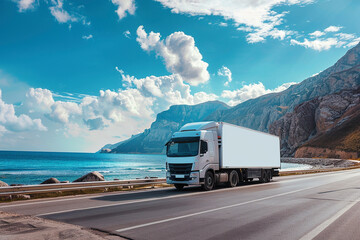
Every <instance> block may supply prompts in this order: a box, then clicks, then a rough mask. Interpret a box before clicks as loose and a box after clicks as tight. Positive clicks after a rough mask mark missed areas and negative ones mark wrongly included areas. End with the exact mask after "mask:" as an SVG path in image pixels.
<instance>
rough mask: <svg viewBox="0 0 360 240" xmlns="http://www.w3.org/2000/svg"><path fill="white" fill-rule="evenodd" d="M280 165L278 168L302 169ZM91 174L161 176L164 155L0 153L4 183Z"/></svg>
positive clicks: (105, 175)
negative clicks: (96, 172)
mask: <svg viewBox="0 0 360 240" xmlns="http://www.w3.org/2000/svg"><path fill="white" fill-rule="evenodd" d="M304 167H305V168H306V166H304V165H300V164H282V169H283V170H286V169H304ZM92 171H98V172H100V173H101V174H103V175H104V177H105V179H106V180H113V179H115V178H116V179H121V180H122V179H135V178H145V177H160V178H164V177H165V156H164V155H146V154H100V153H56V152H16V151H0V180H1V181H4V182H6V183H8V184H39V183H41V182H43V181H45V180H46V179H48V178H50V177H55V178H57V179H59V180H60V181H70V182H71V181H74V180H75V179H77V178H79V177H81V176H83V175H84V174H87V173H89V172H92Z"/></svg>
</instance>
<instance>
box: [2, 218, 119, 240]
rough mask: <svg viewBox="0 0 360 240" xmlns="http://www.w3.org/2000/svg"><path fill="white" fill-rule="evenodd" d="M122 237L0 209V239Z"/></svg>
mask: <svg viewBox="0 0 360 240" xmlns="http://www.w3.org/2000/svg"><path fill="white" fill-rule="evenodd" d="M5 239H6V240H15V239H16V240H22V239H23V240H28V239H38V240H41V239H54V240H62V239H80V240H82V239H84V240H98V239H104V240H118V239H124V238H121V237H119V236H116V235H110V234H107V233H104V232H99V231H96V230H91V229H86V228H83V227H80V226H77V225H72V224H67V223H62V222H56V221H52V220H47V219H43V218H38V217H33V216H23V215H19V214H14V213H6V212H1V211H0V240H5Z"/></svg>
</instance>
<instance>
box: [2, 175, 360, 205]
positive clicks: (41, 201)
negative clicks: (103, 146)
mask: <svg viewBox="0 0 360 240" xmlns="http://www.w3.org/2000/svg"><path fill="white" fill-rule="evenodd" d="M344 173H345V171H338V172H324V173H314V175H316V176H308V175H299V176H284V177H283V178H285V179H284V180H282V179H281V180H280V181H274V182H271V183H267V184H266V185H270V184H275V183H289V182H296V181H302V180H309V179H313V178H321V177H324V176H326V175H328V174H331V175H340V174H344ZM356 173H357V172H355V174H356ZM347 174H348V173H347ZM289 177H291V178H290V179H287V178H289ZM281 178H282V177H281ZM252 186H253V187H256V186H259V185H248V186H242V187H241V189H243V188H245V187H252ZM262 186H263V185H262ZM239 189H240V188H239ZM165 190H167V189H151V190H139V191H134V192H117V193H113V194H97V195H91V196H83V197H68V198H65V199H54V198H53V199H52V200H45V201H43V200H40V201H39V200H34V201H32V200H28V201H31V202H26V203H11V204H7V205H0V209H1V208H11V207H21V206H27V205H34V204H42V203H54V202H63V201H64V202H65V201H73V200H80V199H91V198H96V197H103V196H114V195H130V194H136V193H142V192H155V191H165ZM221 190H233V189H227V188H226V189H221ZM221 190H216V191H214V192H219V191H221ZM202 193H204V192H202ZM205 193H208V192H205ZM183 196H184V195H183ZM69 211H71V210H69Z"/></svg>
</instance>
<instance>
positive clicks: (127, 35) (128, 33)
mask: <svg viewBox="0 0 360 240" xmlns="http://www.w3.org/2000/svg"><path fill="white" fill-rule="evenodd" d="M123 34H124V36H125V37H126V38H131V33H130V31H129V30H126V31H125V32H123Z"/></svg>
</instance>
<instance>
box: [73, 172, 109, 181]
mask: <svg viewBox="0 0 360 240" xmlns="http://www.w3.org/2000/svg"><path fill="white" fill-rule="evenodd" d="M94 181H105V179H104V176H103V175H102V174H101V173H99V172H96V171H94V172H91V173H88V174H86V175H84V176H82V177H81V178H78V179H76V180H75V181H74V182H94Z"/></svg>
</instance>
